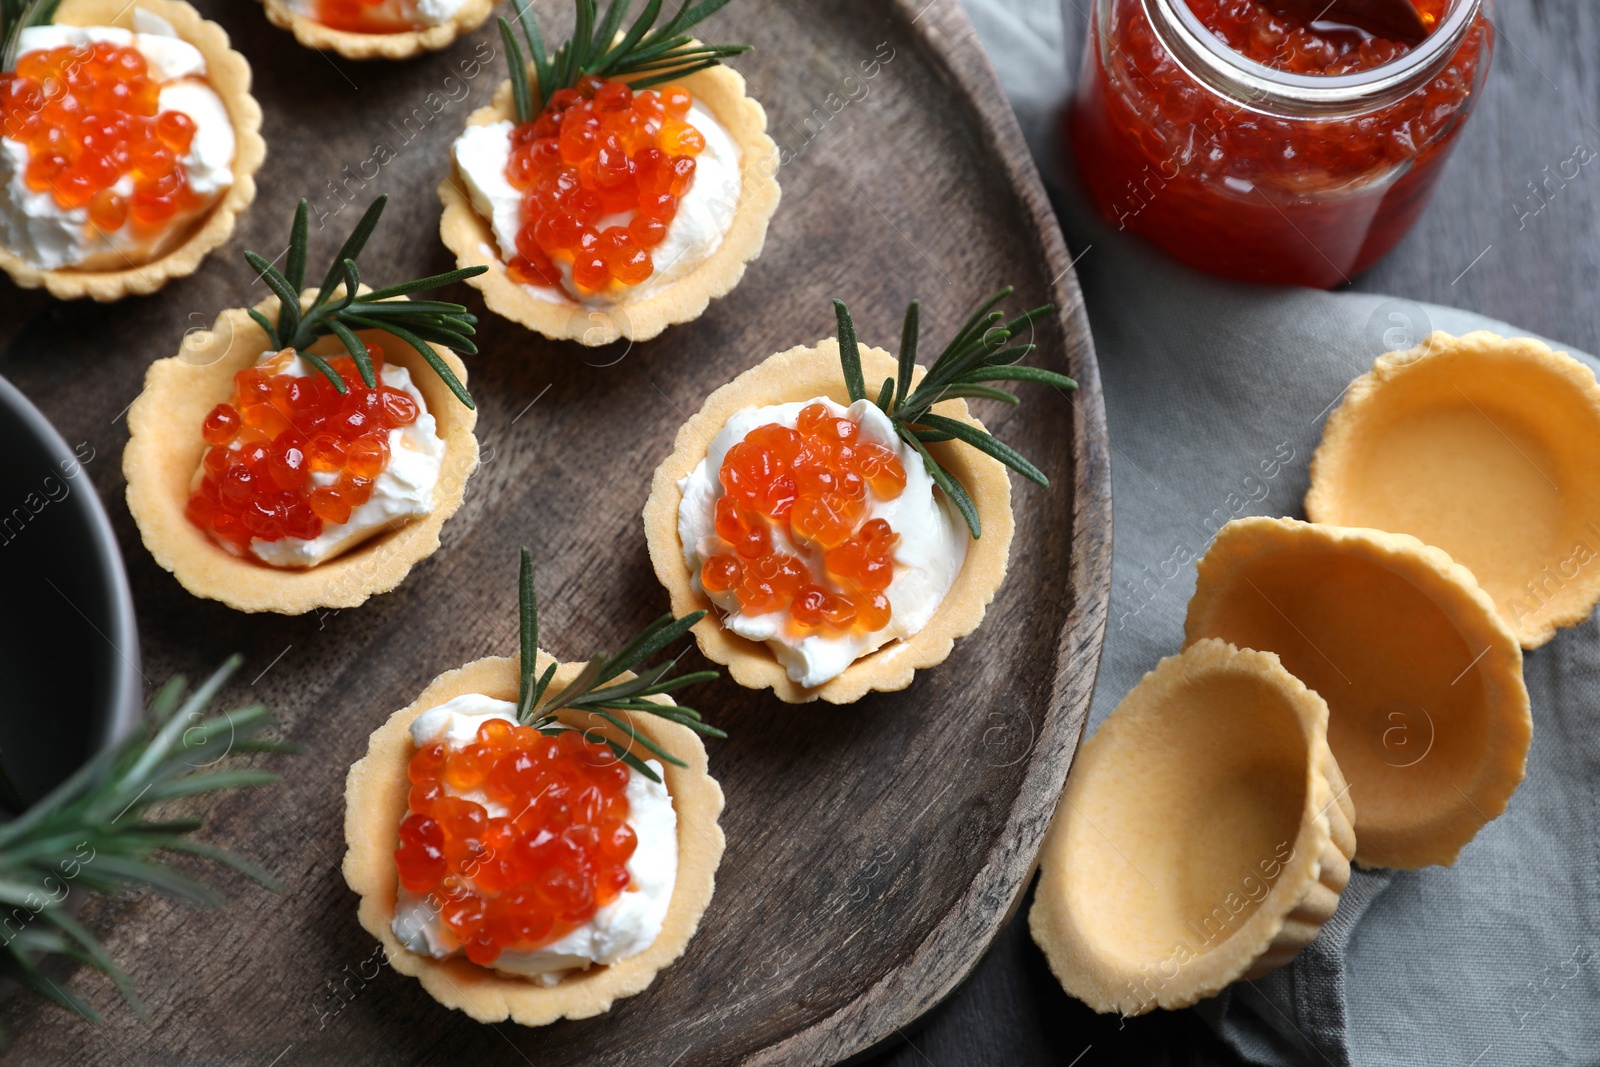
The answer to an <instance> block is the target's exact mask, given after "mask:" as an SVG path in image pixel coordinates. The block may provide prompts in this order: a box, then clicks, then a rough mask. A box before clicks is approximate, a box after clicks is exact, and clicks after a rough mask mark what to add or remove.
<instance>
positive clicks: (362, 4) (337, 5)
mask: <svg viewBox="0 0 1600 1067" xmlns="http://www.w3.org/2000/svg"><path fill="white" fill-rule="evenodd" d="M384 3H385V0H321V2H320V3H318V4H317V7H316V12H317V21H318V22H320V23H322V24H323V25H324V26H327V27H328V28H329V29H334V30H344V31H345V32H346V33H398V32H400V31H403V30H409V29H414V28H415V25H414V24H413V23H411V22H407V21H405V20H403V19H396V18H393V17H389V16H388V15H387V14H386V13H385V12H384V11H383V10H381V9H382V7H383V5H384Z"/></svg>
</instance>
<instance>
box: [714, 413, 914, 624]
mask: <svg viewBox="0 0 1600 1067" xmlns="http://www.w3.org/2000/svg"><path fill="white" fill-rule="evenodd" d="M717 477H718V480H720V481H721V483H722V488H723V490H724V493H723V495H722V496H721V497H719V498H718V499H717V506H716V516H715V519H716V532H717V537H718V538H720V539H721V540H722V542H723V543H724V544H725V545H726V549H725V550H724V551H719V552H715V553H713V554H712V555H710V556H709V557H708V558H707V559H706V561H705V562H704V563H703V564H702V565H701V567H700V583H701V584H702V585H703V586H705V589H706V591H707V592H709V593H727V592H730V591H731V592H733V593H734V594H735V595H736V596H737V597H738V598H739V607H740V609H741V610H742V611H744V612H746V613H747V614H752V615H759V614H765V613H767V612H772V611H782V610H787V611H788V613H789V618H790V620H791V621H792V622H793V623H794V625H795V627H797V628H798V629H799V630H801V631H807V630H816V629H827V630H831V631H834V632H843V631H846V630H850V629H852V628H855V629H859V630H864V631H866V632H868V633H871V632H873V631H875V630H881V629H883V628H884V627H885V626H887V625H889V618H890V614H891V610H890V605H889V598H888V596H887V595H885V593H884V590H886V589H888V588H889V582H890V580H891V579H892V578H893V577H894V546H895V544H896V543H897V542H898V541H899V540H900V537H899V535H898V534H896V533H895V532H894V530H893V529H891V528H890V526H889V524H888V523H887V522H886V521H884V520H883V519H869V520H867V521H866V522H862V519H863V518H864V517H865V515H866V513H867V509H868V507H869V504H870V501H869V499H868V498H869V494H870V496H871V497H873V498H876V499H879V500H893V499H894V498H895V497H898V496H899V495H900V493H901V492H902V491H903V490H904V489H905V487H906V472H905V468H904V467H903V466H901V464H900V458H899V457H898V456H897V455H896V454H895V453H894V451H893V450H892V449H889V448H885V447H884V446H883V445H880V444H878V443H877V442H874V441H863V440H861V427H860V426H858V425H857V424H856V422H855V421H854V420H853V419H848V418H840V417H837V416H835V415H833V414H832V413H831V412H829V410H828V409H827V407H826V406H825V405H823V404H808V405H806V406H805V407H804V408H802V409H801V410H800V415H799V418H798V419H797V420H796V423H795V428H794V429H792V430H791V429H789V428H788V427H786V426H780V425H777V424H776V423H769V424H768V425H766V426H758V427H757V428H756V429H754V430H751V431H750V432H749V433H748V434H746V435H745V438H744V440H742V441H740V442H739V443H738V444H736V445H734V446H733V447H732V448H730V449H728V453H727V455H726V456H724V457H723V460H722V468H721V469H720V470H719V471H718V472H717ZM774 529H778V530H781V531H782V532H784V533H786V534H787V535H788V537H789V539H790V540H791V541H792V542H793V543H794V544H795V545H796V546H797V547H800V548H802V549H805V548H810V549H815V550H820V555H821V557H822V570H823V571H824V572H825V573H823V574H819V573H816V572H815V570H814V568H813V567H812V566H811V565H810V564H809V563H808V562H807V560H806V559H803V558H801V557H800V556H797V555H795V554H793V553H791V552H787V551H785V550H783V549H781V548H777V547H775V546H774V544H773V538H772V533H773V530H774ZM812 554H813V555H815V554H817V553H815V552H813V553H812Z"/></svg>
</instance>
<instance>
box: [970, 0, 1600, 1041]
mask: <svg viewBox="0 0 1600 1067" xmlns="http://www.w3.org/2000/svg"><path fill="white" fill-rule="evenodd" d="M966 6H967V9H968V11H969V13H970V14H971V15H972V17H973V21H974V23H975V24H976V25H977V27H978V30H979V33H980V36H982V37H983V39H984V41H985V44H986V46H987V47H988V48H989V49H990V52H991V54H992V55H1003V56H1004V57H1005V62H1003V63H997V64H996V66H997V67H998V68H999V70H1000V74H1001V78H1002V80H1003V81H1004V82H1005V83H1006V84H1007V88H1008V92H1010V93H1011V96H1012V102H1013V104H1014V105H1015V106H1016V108H1017V111H1018V116H1019V119H1020V120H1021V122H1022V125H1023V129H1024V132H1025V133H1026V134H1027V135H1028V137H1029V140H1030V143H1031V144H1032V145H1033V146H1034V150H1035V153H1036V155H1037V156H1038V158H1039V161H1040V164H1041V167H1042V169H1044V171H1045V173H1046V175H1047V180H1050V181H1051V184H1052V186H1053V188H1054V191H1055V192H1056V194H1057V204H1058V209H1059V210H1060V211H1061V213H1062V217H1063V223H1064V225H1065V227H1066V229H1067V235H1068V240H1069V243H1070V245H1071V247H1072V251H1073V254H1074V255H1076V256H1078V257H1079V260H1078V264H1077V269H1078V275H1079V279H1080V281H1081V283H1082V286H1083V291H1084V297H1085V300H1086V302H1087V304H1088V309H1089V316H1090V320H1091V325H1092V327H1093V331H1094V339H1095V346H1096V348H1097V350H1098V353H1099V358H1100V370H1101V374H1102V376H1103V380H1104V385H1105V395H1106V410H1107V421H1108V423H1109V426H1110V433H1111V455H1112V481H1113V502H1114V503H1113V506H1114V516H1115V518H1114V523H1115V553H1114V555H1115V560H1114V567H1113V591H1112V602H1111V615H1110V622H1109V625H1108V628H1107V636H1106V644H1105V652H1104V656H1103V659H1102V662H1101V669H1100V681H1099V687H1098V689H1097V691H1096V694H1095V699H1094V704H1093V710H1092V713H1091V722H1090V729H1091V730H1092V729H1094V728H1095V727H1097V726H1098V725H1099V724H1100V723H1101V722H1102V721H1103V720H1104V718H1105V716H1106V715H1107V714H1109V713H1110V711H1111V709H1112V708H1113V707H1115V706H1116V704H1117V702H1118V701H1119V700H1121V698H1122V696H1123V695H1124V694H1125V693H1126V692H1127V691H1128V689H1130V688H1131V687H1132V686H1133V684H1134V683H1135V682H1137V681H1138V679H1139V678H1140V677H1141V676H1142V675H1143V674H1144V672H1146V671H1148V670H1149V669H1151V668H1152V667H1154V666H1155V664H1156V662H1157V661H1158V660H1159V659H1161V657H1163V656H1167V655H1171V654H1173V653H1175V652H1176V651H1178V648H1179V646H1180V644H1181V641H1182V628H1183V616H1184V611H1185V607H1186V604H1187V602H1188V599H1189V596H1190V594H1191V593H1192V592H1193V590H1194V579H1195V567H1194V560H1195V559H1196V558H1198V557H1199V556H1200V555H1201V554H1203V553H1204V551H1205V549H1206V547H1207V546H1208V545H1209V543H1210V541H1211V539H1212V537H1213V535H1214V534H1215V533H1216V530H1217V529H1218V528H1219V527H1220V526H1221V525H1222V524H1224V523H1225V522H1227V521H1228V520H1229V519H1232V518H1236V517H1238V516H1241V515H1290V516H1297V517H1298V516H1301V515H1302V514H1303V512H1302V509H1301V500H1302V498H1303V496H1304V494H1305V490H1306V481H1307V474H1306V464H1307V462H1308V460H1309V459H1310V455H1311V452H1312V450H1313V449H1314V448H1315V447H1316V444H1317V441H1318V439H1319V437H1320V434H1321V429H1322V423H1323V420H1324V419H1325V417H1326V415H1327V413H1328V412H1329V411H1330V410H1331V409H1332V408H1333V406H1334V405H1336V404H1337V402H1338V400H1339V398H1340V396H1341V395H1342V392H1343V390H1344V389H1345V387H1346V386H1347V385H1348V384H1349V382H1350V380H1351V379H1352V378H1354V377H1355V376H1357V375H1359V374H1361V373H1363V372H1364V371H1366V370H1368V369H1369V368H1370V367H1371V365H1372V362H1373V360H1374V359H1375V358H1376V357H1378V356H1379V355H1381V354H1383V353H1384V352H1386V351H1390V350H1394V349H1397V348H1402V347H1408V346H1409V345H1410V344H1412V343H1414V342H1415V341H1417V340H1420V339H1421V338H1422V337H1424V336H1426V335H1427V333H1428V332H1429V331H1430V330H1431V329H1443V330H1447V331H1449V332H1451V333H1463V332H1466V331H1468V330H1472V329H1491V330H1495V331H1497V332H1501V333H1511V334H1525V333H1526V331H1523V330H1518V329H1516V328H1515V327H1512V326H1508V325H1506V324H1504V323H1498V322H1494V321H1492V320H1488V319H1484V318H1482V317H1480V316H1477V315H1473V314H1470V313H1467V312H1463V311H1458V310H1454V309H1449V308H1442V307H1438V306H1433V305H1428V306H1423V305H1417V304H1414V303H1411V302H1409V301H1406V300H1403V299H1390V298H1385V297H1380V296H1371V295H1366V294H1358V293H1324V292H1313V291H1308V290H1303V289H1267V288H1256V287H1251V286H1244V285H1239V284H1234V283H1229V282H1222V281H1218V280H1215V279H1212V278H1209V277H1205V276H1202V275H1199V274H1196V273H1193V272H1190V271H1188V270H1185V269H1184V268H1182V267H1179V266H1176V265H1175V264H1172V263H1170V262H1168V261H1167V260H1165V259H1164V258H1163V257H1161V256H1160V255H1159V254H1157V253H1154V252H1153V251H1151V250H1150V249H1149V248H1148V247H1146V246H1144V245H1142V244H1140V243H1138V242H1136V241H1135V240H1133V239H1131V238H1128V237H1127V236H1125V235H1122V234H1118V233H1117V232H1115V231H1114V229H1113V228H1112V227H1110V226H1108V225H1106V224H1104V223H1103V222H1101V221H1100V220H1098V219H1097V218H1091V217H1090V213H1089V212H1088V211H1087V210H1085V209H1084V207H1083V206H1082V203H1081V200H1080V199H1079V198H1078V196H1077V194H1076V191H1075V188H1074V187H1073V183H1072V181H1071V179H1070V176H1066V180H1065V181H1063V180H1061V178H1062V177H1063V176H1061V175H1058V174H1057V170H1058V168H1056V167H1055V166H1054V165H1053V161H1054V159H1055V156H1056V153H1055V143H1054V138H1053V136H1052V125H1053V124H1052V121H1051V116H1052V112H1053V111H1054V109H1055V107H1056V106H1057V105H1058V104H1059V102H1060V101H1061V100H1062V99H1063V98H1064V96H1065V95H1066V92H1067V80H1066V79H1067V69H1068V67H1069V66H1075V63H1069V61H1068V59H1067V58H1066V57H1065V56H1064V55H1063V48H1062V44H1061V42H1062V27H1061V22H1060V15H1059V12H1058V10H1057V9H1056V7H1055V2H1054V0H966ZM1588 298H1589V297H1588V296H1587V295H1585V296H1584V299H1588ZM1553 343H1555V345H1556V347H1558V348H1560V347H1563V346H1562V345H1560V344H1559V343H1558V342H1553ZM1573 354H1574V355H1575V356H1578V357H1579V358H1582V359H1586V360H1588V361H1589V362H1590V363H1591V364H1594V360H1593V359H1592V358H1590V357H1588V356H1585V355H1583V354H1582V353H1576V352H1575V353H1573ZM1585 444H1587V445H1588V446H1589V447H1596V445H1597V444H1600V443H1596V442H1585ZM1597 637H1600V632H1597V630H1596V625H1595V622H1594V620H1592V619H1591V620H1590V621H1589V622H1588V623H1585V624H1584V625H1583V626H1581V627H1577V628H1574V629H1570V630H1566V631H1563V632H1562V633H1561V634H1559V635H1558V636H1557V637H1556V639H1555V640H1554V641H1552V642H1551V643H1550V644H1549V645H1547V646H1546V647H1544V648H1543V649H1540V650H1538V651H1536V652H1532V653H1529V654H1528V656H1527V658H1526V664H1525V673H1526V676H1527V681H1528V688H1529V692H1530V695H1531V697H1532V702H1533V716H1534V736H1533V745H1532V748H1531V751H1530V753H1529V757H1528V774H1527V778H1526V780H1525V781H1524V782H1523V784H1522V786H1521V787H1520V788H1519V790H1518V791H1517V793H1516V795H1515V796H1514V797H1513V798H1512V801H1511V804H1510V806H1509V808H1508V809H1507V811H1506V813H1505V814H1504V815H1503V816H1502V817H1501V818H1500V819H1498V820H1496V821H1495V822H1493V823H1490V824H1489V825H1488V826H1487V827H1485V828H1484V830H1483V831H1482V832H1481V833H1480V834H1479V835H1478V837H1477V839H1476V840H1474V841H1473V842H1472V843H1471V844H1470V845H1469V846H1468V847H1467V848H1466V850H1465V851H1464V852H1463V854H1462V856H1461V859H1460V860H1459V861H1458V862H1457V863H1456V865H1455V866H1454V867H1450V868H1438V867H1435V868H1429V869H1427V870H1422V871H1411V872H1388V871H1372V872H1357V873H1356V875H1355V876H1354V877H1353V878H1352V880H1351V883H1350V888H1349V889H1348V890H1347V891H1346V892H1345V894H1344V897H1343V898H1342V899H1341V902H1340V906H1339V911H1338V913H1337V914H1336V915H1335V917H1334V919H1333V920H1332V921H1331V922H1330V923H1329V924H1328V926H1327V927H1325V929H1324V931H1323V934H1322V936H1321V937H1320V938H1319V939H1318V941H1317V942H1316V943H1315V944H1314V945H1313V946H1312V947H1311V948H1309V949H1308V950H1306V951H1305V952H1303V953H1301V955H1300V956H1299V957H1298V958H1297V959H1296V961H1295V962H1294V963H1293V964H1292V965H1291V966H1289V967H1287V968H1284V969H1282V970H1280V971H1278V972H1276V973H1274V974H1272V975H1269V976H1267V977H1265V978H1263V979H1260V980H1258V981H1255V982H1248V983H1239V984H1237V985H1235V986H1234V987H1232V988H1230V989H1229V990H1227V991H1225V992H1224V994H1223V995H1221V996H1219V997H1217V998H1214V999H1213V1000H1212V1001H1210V1002H1208V1003H1206V1004H1204V1005H1201V1006H1200V1007H1198V1008H1197V1009H1195V1010H1197V1011H1199V1012H1201V1013H1202V1015H1204V1016H1205V1018H1206V1019H1207V1020H1208V1021H1209V1022H1210V1023H1211V1024H1212V1025H1213V1027H1214V1028H1215V1029H1216V1030H1217V1031H1218V1033H1220V1034H1221V1035H1222V1036H1223V1038H1224V1039H1225V1040H1226V1041H1227V1042H1228V1043H1229V1044H1230V1045H1231V1046H1232V1047H1233V1048H1234V1049H1235V1050H1236V1051H1238V1052H1239V1054H1240V1055H1241V1056H1243V1057H1245V1058H1246V1059H1249V1060H1251V1061H1253V1062H1256V1063H1262V1064H1326V1065H1329V1067H1346V1065H1352V1067H1365V1065H1369V1064H1385V1065H1388V1064H1430V1065H1431V1064H1456V1065H1460V1067H1492V1065H1500V1064H1507V1065H1509V1064H1519V1065H1520V1064H1541V1065H1543V1064H1600V892H1597V886H1600V829H1597V827H1600V790H1597V785H1596V783H1600V641H1597Z"/></svg>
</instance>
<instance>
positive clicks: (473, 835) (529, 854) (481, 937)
mask: <svg viewBox="0 0 1600 1067" xmlns="http://www.w3.org/2000/svg"><path fill="white" fill-rule="evenodd" d="M408 774H409V777H410V779H411V805H410V806H411V811H410V814H408V815H407V816H406V817H405V819H404V820H403V821H402V822H401V823H400V847H399V848H397V849H395V852H394V863H395V869H396V870H397V871H398V872H399V875H400V884H401V885H403V886H405V887H406V888H407V889H409V890H411V891H412V892H415V893H427V894H430V895H431V896H432V897H433V901H434V903H435V905H436V906H437V907H438V908H439V913H440V917H441V918H442V919H443V921H444V923H445V925H446V926H448V927H449V928H450V932H451V933H453V934H454V935H455V937H456V940H458V941H459V942H461V944H462V946H463V947H464V948H465V950H466V953H467V958H468V959H470V960H471V961H472V962H473V963H477V964H483V965H487V964H491V963H493V962H494V961H495V960H496V959H497V958H498V957H499V955H500V953H501V952H502V951H503V950H505V949H517V950H523V951H526V950H532V949H537V948H539V947H541V946H543V945H548V944H549V943H551V942H552V941H555V940H557V939H558V938H561V937H564V936H565V935H566V934H568V933H569V932H571V931H572V930H574V929H575V928H577V927H579V926H582V925H583V924H584V923H586V922H588V921H589V920H590V919H591V918H593V917H594V913H595V911H596V909H598V908H601V907H604V906H605V905H606V904H609V903H611V901H613V900H615V899H616V898H617V896H618V894H620V893H621V892H622V891H623V890H624V889H626V888H627V887H628V881H629V876H628V869H627V862H628V858H629V857H630V856H632V855H633V850H634V847H635V845H636V844H637V843H638V842H637V840H636V839H635V837H634V833H633V828H632V827H631V826H629V825H628V822H627V819H628V796H627V791H626V790H627V785H628V776H629V774H628V768H627V767H626V766H625V765H624V764H623V763H621V762H620V761H618V760H617V758H616V757H615V756H614V755H612V752H611V750H610V749H609V748H608V747H607V746H606V745H605V744H603V743H601V742H598V741H593V742H591V741H589V740H587V739H586V738H585V737H584V735H583V734H582V733H580V732H578V731H577V730H564V731H562V732H561V733H559V734H556V735H555V736H554V737H548V736H545V735H544V734H541V733H540V732H539V731H537V730H535V729H534V728H533V727H531V726H516V727H513V726H512V725H511V723H509V722H507V721H506V720H504V719H490V720H489V721H487V722H485V723H484V724H483V725H482V726H480V727H478V734H477V737H476V739H475V740H474V742H473V743H472V744H470V745H467V746H465V747H463V748H458V749H454V750H452V749H451V748H450V747H449V746H447V745H445V744H444V743H443V742H434V743H433V744H430V745H427V746H425V747H423V748H421V749H418V750H417V753H416V755H414V756H412V757H411V766H410V769H409V772H408ZM451 790H454V791H456V792H458V793H464V792H467V791H470V790H482V791H483V793H484V795H485V796H486V797H487V798H488V799H489V800H490V801H493V802H494V803H496V804H499V805H502V806H503V807H504V809H505V810H506V812H507V813H508V814H506V815H504V816H493V815H490V814H489V811H488V809H487V808H485V807H484V805H482V804H478V803H475V802H473V801H471V800H467V799H464V798H463V797H460V796H455V795H452V793H451Z"/></svg>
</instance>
